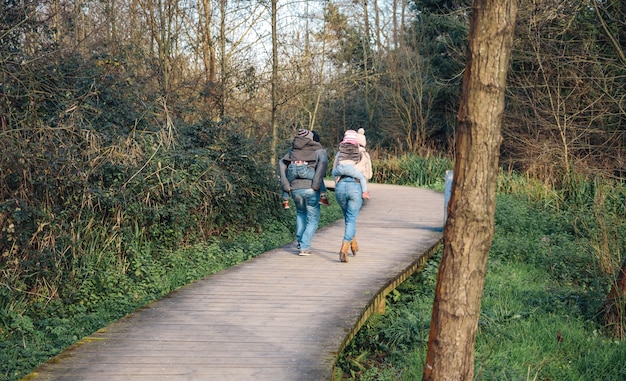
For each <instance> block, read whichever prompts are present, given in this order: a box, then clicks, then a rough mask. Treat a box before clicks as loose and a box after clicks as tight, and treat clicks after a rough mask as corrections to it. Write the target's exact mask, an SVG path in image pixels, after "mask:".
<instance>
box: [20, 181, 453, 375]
mask: <svg viewBox="0 0 626 381" xmlns="http://www.w3.org/2000/svg"><path fill="white" fill-rule="evenodd" d="M369 188H370V192H371V194H372V199H371V200H369V201H367V202H366V204H365V205H364V207H363V209H362V211H361V214H360V215H359V221H358V224H357V239H358V241H359V245H360V249H361V250H360V251H359V253H358V255H357V256H355V257H353V256H350V257H349V263H347V264H346V263H341V262H339V255H338V252H339V247H340V245H341V240H342V237H343V227H344V224H343V221H339V222H337V223H335V224H333V225H331V226H329V227H326V228H324V229H320V230H319V231H318V232H317V233H316V235H315V237H314V238H313V244H312V250H313V252H314V255H311V256H308V257H300V256H298V255H297V250H296V247H295V245H294V244H289V245H286V246H283V247H281V248H278V249H275V250H272V251H269V252H267V253H264V254H262V255H260V256H258V257H255V258H253V259H251V260H249V261H247V262H245V263H242V264H240V265H237V266H234V267H231V268H229V269H227V270H225V271H222V272H220V273H217V274H214V275H211V276H208V277H206V278H204V279H202V280H200V281H197V282H195V283H193V284H191V285H189V286H186V287H183V288H181V289H180V290H178V291H176V292H173V293H172V294H170V295H168V296H167V297H165V298H163V299H161V300H159V301H157V302H154V303H152V304H150V305H148V306H147V307H145V308H143V309H141V310H139V311H137V312H135V313H133V314H131V315H129V316H127V317H125V318H122V319H120V320H119V321H117V322H115V323H113V324H111V325H109V326H107V327H105V328H103V329H101V330H99V331H97V332H95V333H94V334H92V335H90V336H88V337H86V338H84V339H83V340H81V341H80V342H79V343H78V344H76V345H75V346H73V347H72V348H70V349H68V350H66V351H65V352H63V353H61V354H60V355H59V356H57V357H55V358H53V359H52V360H50V361H49V362H47V363H45V364H43V365H42V366H40V367H39V368H38V369H37V370H36V371H35V372H33V373H31V374H30V375H28V376H26V377H25V378H24V380H63V381H72V380H103V381H104V380H107V381H111V380H124V381H139V380H146V381H148V380H150V381H153V380H202V381H206V380H217V381H225V380H237V381H244V380H245V381H248V380H255V381H256V380H268V381H283V380H284V381H306V380H330V379H332V371H333V366H334V363H335V360H336V357H337V354H338V353H339V352H340V351H341V350H342V349H343V347H344V345H345V344H346V343H347V342H348V341H349V340H350V339H351V338H352V336H353V334H354V333H355V332H356V331H357V330H358V329H359V328H360V327H361V325H362V323H363V322H364V321H365V320H366V319H367V317H368V316H369V315H370V314H371V313H372V312H374V311H375V310H377V309H378V310H380V309H381V308H384V296H385V294H386V293H388V292H389V291H391V290H392V289H393V288H395V287H396V286H397V285H398V284H399V283H401V282H402V281H403V280H404V279H406V277H407V276H409V275H411V273H413V272H414V271H415V270H416V269H417V268H418V267H419V266H420V265H421V263H422V262H423V261H424V260H425V259H426V256H427V255H429V254H430V253H431V252H432V250H434V248H436V247H437V246H438V244H439V242H440V240H441V237H442V225H443V195H442V194H440V193H437V192H434V191H430V190H424V189H419V188H410V187H401V186H392V185H381V184H369ZM331 202H336V201H335V200H331ZM322 213H323V210H322ZM381 302H382V303H381Z"/></svg>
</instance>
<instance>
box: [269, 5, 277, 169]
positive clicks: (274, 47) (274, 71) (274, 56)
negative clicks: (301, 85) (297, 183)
mask: <svg viewBox="0 0 626 381" xmlns="http://www.w3.org/2000/svg"><path fill="white" fill-rule="evenodd" d="M277 1H278V0H272V115H271V123H272V144H271V156H270V163H271V164H272V166H275V165H276V163H277V162H278V159H277V154H276V150H277V147H278V119H277V115H276V110H277V108H278V83H277V82H278V34H277V30H276V19H277V15H276V12H278V11H277V8H276V3H277Z"/></svg>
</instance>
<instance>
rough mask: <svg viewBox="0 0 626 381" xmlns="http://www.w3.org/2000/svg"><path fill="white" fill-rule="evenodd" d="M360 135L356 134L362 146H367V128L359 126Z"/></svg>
mask: <svg viewBox="0 0 626 381" xmlns="http://www.w3.org/2000/svg"><path fill="white" fill-rule="evenodd" d="M357 132H358V135H357V136H356V140H357V141H358V142H359V145H360V146H361V147H365V146H366V145H367V138H366V137H365V130H364V129H362V128H359V131H357Z"/></svg>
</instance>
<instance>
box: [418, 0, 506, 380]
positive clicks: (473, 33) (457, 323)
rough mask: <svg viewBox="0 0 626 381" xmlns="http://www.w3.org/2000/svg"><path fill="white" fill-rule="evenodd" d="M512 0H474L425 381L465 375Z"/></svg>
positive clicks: (485, 250)
mask: <svg viewBox="0 0 626 381" xmlns="http://www.w3.org/2000/svg"><path fill="white" fill-rule="evenodd" d="M516 13H517V0H475V1H474V5H473V6H472V18H471V22H470V34H469V42H468V52H467V62H466V66H465V73H464V77H463V91H462V95H461V104H460V108H459V115H458V117H459V120H458V128H457V137H456V158H455V160H456V161H455V168H454V181H453V190H452V195H451V198H450V202H449V215H448V219H447V223H446V227H445V230H444V249H443V257H442V259H441V264H440V266H439V275H438V277H437V287H436V290H435V302H434V305H433V315H432V320H431V325H430V336H429V339H428V354H427V357H426V364H425V366H424V378H423V379H424V380H454V381H460V380H472V378H473V374H474V343H475V339H476V330H477V328H478V318H479V314H480V303H481V300H482V295H483V286H484V283H485V271H486V267H487V258H488V255H489V250H490V249H491V241H492V238H493V231H494V212H495V201H496V200H495V196H496V177H497V174H498V158H499V149H500V142H501V140H502V138H501V135H500V130H501V125H502V114H503V110H504V91H505V86H506V73H507V69H508V65H509V57H510V52H511V44H512V40H513V31H514V26H515V16H516Z"/></svg>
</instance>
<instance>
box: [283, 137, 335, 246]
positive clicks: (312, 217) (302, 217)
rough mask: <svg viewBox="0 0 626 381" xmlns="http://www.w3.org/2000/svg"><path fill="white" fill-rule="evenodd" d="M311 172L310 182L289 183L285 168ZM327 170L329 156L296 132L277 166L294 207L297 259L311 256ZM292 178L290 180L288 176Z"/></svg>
mask: <svg viewBox="0 0 626 381" xmlns="http://www.w3.org/2000/svg"><path fill="white" fill-rule="evenodd" d="M290 164H292V165H291V168H293V169H294V170H296V171H297V170H298V167H299V166H301V167H302V169H312V170H314V172H315V174H314V176H313V179H306V178H294V179H293V180H291V181H289V179H288V178H287V168H288V167H289V165H290ZM327 168H328V155H327V154H326V150H324V148H323V147H322V145H321V144H320V143H319V142H316V141H314V140H313V132H312V131H309V130H305V129H300V130H298V133H297V135H296V137H295V138H294V139H293V142H292V145H291V149H290V150H289V151H288V152H287V154H286V155H285V156H283V158H282V159H281V160H280V161H279V162H278V173H279V175H280V185H281V187H282V189H283V191H285V192H289V193H290V194H291V198H292V199H293V202H294V204H295V206H296V240H297V241H298V248H299V250H300V255H310V254H311V240H312V239H313V235H314V234H315V231H316V230H317V225H318V224H319V221H320V188H321V187H322V184H323V182H324V175H325V174H326V169H327ZM290 177H292V176H290Z"/></svg>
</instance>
